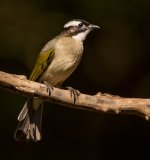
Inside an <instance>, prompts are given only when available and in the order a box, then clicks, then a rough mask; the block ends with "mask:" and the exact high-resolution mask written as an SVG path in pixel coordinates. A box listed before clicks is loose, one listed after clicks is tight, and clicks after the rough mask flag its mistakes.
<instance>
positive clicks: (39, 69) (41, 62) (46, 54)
mask: <svg viewBox="0 0 150 160" xmlns="http://www.w3.org/2000/svg"><path fill="white" fill-rule="evenodd" d="M54 54H55V50H54V48H52V47H51V48H50V49H48V50H43V51H41V53H40V54H39V56H38V58H37V60H36V63H35V66H34V67H33V71H32V73H31V75H30V78H29V80H32V81H38V79H39V78H40V77H41V75H42V74H43V73H44V71H45V70H46V69H47V67H48V65H49V64H50V63H51V61H52V59H53V57H54Z"/></svg>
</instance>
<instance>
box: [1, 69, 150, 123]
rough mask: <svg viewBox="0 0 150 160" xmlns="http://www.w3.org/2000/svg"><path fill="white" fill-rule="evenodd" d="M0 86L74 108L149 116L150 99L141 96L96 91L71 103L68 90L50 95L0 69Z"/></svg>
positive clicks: (44, 89)
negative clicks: (129, 96)
mask: <svg viewBox="0 0 150 160" xmlns="http://www.w3.org/2000/svg"><path fill="white" fill-rule="evenodd" d="M0 87H1V88H3V89H7V90H9V91H12V92H18V93H21V94H22V95H24V96H28V97H40V98H42V99H44V100H45V101H50V102H53V103H58V104H61V105H64V106H67V107H73V108H75V109H85V110H93V111H99V112H108V111H109V112H114V113H120V112H121V113H122V111H126V112H123V113H127V114H129V113H131V114H139V115H141V116H144V117H145V118H146V120H148V119H149V117H150V99H142V98H122V97H119V96H113V95H109V94H101V93H97V94H96V95H86V94H82V93H80V95H79V97H78V99H77V101H76V103H75V104H73V100H72V97H71V95H70V91H68V90H63V89H59V88H54V90H53V92H52V94H51V96H50V97H49V93H48V92H47V88H46V86H45V85H44V84H41V83H37V82H33V81H29V80H27V79H26V77H25V76H22V75H21V76H20V75H15V74H8V73H5V72H1V71H0Z"/></svg>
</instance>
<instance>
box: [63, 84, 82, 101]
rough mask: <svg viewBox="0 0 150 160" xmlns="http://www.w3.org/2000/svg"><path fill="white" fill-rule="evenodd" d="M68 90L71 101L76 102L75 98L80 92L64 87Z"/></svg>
mask: <svg viewBox="0 0 150 160" xmlns="http://www.w3.org/2000/svg"><path fill="white" fill-rule="evenodd" d="M66 88H67V89H68V90H69V91H70V96H71V98H72V99H73V103H74V104H75V103H76V100H77V99H78V96H79V95H80V92H79V91H78V90H76V89H74V88H72V87H70V86H69V87H66Z"/></svg>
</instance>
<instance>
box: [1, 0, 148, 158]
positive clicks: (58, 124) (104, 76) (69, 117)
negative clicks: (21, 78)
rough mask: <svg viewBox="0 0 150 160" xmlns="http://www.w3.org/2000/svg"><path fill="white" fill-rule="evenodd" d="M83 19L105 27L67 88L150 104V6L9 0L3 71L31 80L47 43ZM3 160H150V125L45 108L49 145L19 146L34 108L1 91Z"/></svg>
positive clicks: (4, 14) (89, 43) (107, 0)
mask: <svg viewBox="0 0 150 160" xmlns="http://www.w3.org/2000/svg"><path fill="white" fill-rule="evenodd" d="M74 18H82V19H85V20H87V21H89V22H91V23H93V24H96V25H99V26H101V28H102V29H101V30H99V31H95V32H92V33H91V34H90V35H89V36H88V38H87V40H86V41H85V52H84V55H83V59H82V62H81V64H80V66H79V67H78V69H77V70H76V71H75V72H74V74H73V75H72V76H71V77H70V78H69V79H68V80H67V81H66V82H65V83H64V84H63V86H72V87H73V88H75V89H78V90H80V92H83V93H86V94H96V93H97V92H99V91H101V92H104V93H105V92H106V93H110V94H117V95H120V96H123V97H141V98H150V67H149V65H150V44H149V42H150V41H149V39H150V38H149V37H150V1H148V0H143V1H140V0H130V1H129V0H126V1H125V0H124V1H119V0H114V1H111V0H101V1H99V0H92V1H86V0H71V1H70V0H61V1H56V0H36V1H35V0H30V1H28V0H13V1H12V0H1V1H0V70H1V71H5V72H8V73H15V74H24V75H26V76H29V75H30V73H31V70H32V67H33V65H34V62H35V60H36V57H37V55H38V53H39V52H40V50H41V49H42V47H43V46H44V45H45V43H46V42H47V41H48V40H50V39H52V38H53V37H54V36H56V35H58V34H59V33H60V32H61V31H62V29H63V25H64V24H65V23H66V22H67V21H69V20H71V19H74ZM0 100H1V116H0V126H1V127H0V136H1V140H0V151H1V152H0V158H1V159H2V158H11V159H16V160H17V159H22V160H23V159H33V158H34V159H35V158H36V159H42V158H43V159H51V160H60V159H61V160H83V159H86V160H112V159H115V160H116V159H118V160H127V159H128V160H129V159H132V160H133V159H136V158H140V159H146V158H147V156H148V157H149V143H150V121H146V120H145V119H142V118H141V117H138V116H135V115H115V114H105V113H94V112H88V111H80V110H75V109H70V108H66V107H63V106H59V105H55V104H50V103H45V105H44V113H43V128H42V134H43V139H42V141H41V142H38V143H32V142H28V143H25V142H23V143H18V142H15V141H14V139H13V134H14V131H15V129H16V126H17V116H18V114H19V112H20V110H21V108H22V106H23V104H24V102H25V101H26V97H23V96H21V95H19V94H15V93H9V92H7V91H4V90H0Z"/></svg>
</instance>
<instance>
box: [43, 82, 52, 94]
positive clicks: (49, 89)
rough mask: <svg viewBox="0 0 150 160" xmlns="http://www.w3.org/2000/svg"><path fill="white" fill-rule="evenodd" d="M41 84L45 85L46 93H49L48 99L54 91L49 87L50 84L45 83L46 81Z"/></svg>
mask: <svg viewBox="0 0 150 160" xmlns="http://www.w3.org/2000/svg"><path fill="white" fill-rule="evenodd" d="M43 83H44V84H45V85H46V87H47V92H48V93H49V97H50V96H51V93H52V91H53V90H54V88H53V86H52V85H50V84H49V83H48V82H46V81H44V82H43Z"/></svg>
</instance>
